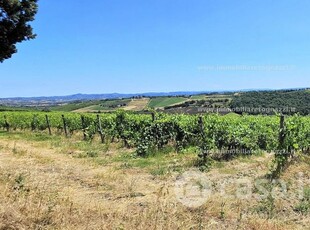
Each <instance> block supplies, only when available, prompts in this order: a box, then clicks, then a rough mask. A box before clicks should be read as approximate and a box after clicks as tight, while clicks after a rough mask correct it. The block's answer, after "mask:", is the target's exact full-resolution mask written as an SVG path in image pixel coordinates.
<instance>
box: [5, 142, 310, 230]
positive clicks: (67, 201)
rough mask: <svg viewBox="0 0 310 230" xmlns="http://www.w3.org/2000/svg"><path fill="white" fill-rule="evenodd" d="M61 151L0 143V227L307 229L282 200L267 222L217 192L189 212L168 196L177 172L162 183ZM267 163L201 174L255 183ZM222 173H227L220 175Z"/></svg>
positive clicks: (260, 160) (250, 205) (249, 203)
mask: <svg viewBox="0 0 310 230" xmlns="http://www.w3.org/2000/svg"><path fill="white" fill-rule="evenodd" d="M61 150H62V147H61V146H59V147H53V148H50V143H46V145H43V144H42V143H40V144H38V143H35V142H33V143H32V142H29V141H24V140H14V138H10V139H9V138H5V137H1V138H0V229H211V230H212V229H216V230H218V229H228V230H230V229H253V230H260V229H271V230H276V229H278V230H282V229H306V227H307V226H309V224H310V223H309V216H300V215H298V214H296V213H294V212H293V211H291V210H290V211H285V210H283V209H284V208H287V206H286V205H287V204H288V205H289V203H287V204H286V203H285V205H283V202H285V199H283V200H281V202H276V204H275V206H276V211H277V212H276V213H275V216H274V217H273V218H271V219H268V218H266V216H265V215H260V214H259V213H256V212H255V211H253V210H254V209H255V207H256V205H257V204H258V202H257V201H255V200H246V199H237V198H234V197H230V198H227V197H223V196H221V195H220V194H219V193H217V192H214V194H212V196H211V197H210V198H209V199H208V200H207V201H206V203H205V204H204V205H202V206H201V207H198V208H188V207H185V206H183V205H182V204H181V203H179V202H178V201H177V199H176V196H175V193H174V185H175V180H176V178H177V176H178V173H172V174H171V175H169V176H166V177H164V178H163V179H162V178H160V177H156V176H154V175H151V174H150V173H148V172H147V171H146V170H144V169H141V168H120V167H118V166H119V162H114V163H110V164H108V165H104V166H102V165H99V164H95V163H93V162H91V161H89V160H87V159H79V158H75V157H73V156H72V154H69V153H68V152H65V153H61ZM66 151H67V149H66ZM72 151H78V149H73V150H72ZM115 151H116V150H114V152H113V153H111V154H110V155H111V156H113V155H115V154H116V153H115ZM110 155H107V157H109V156H110ZM269 160H270V157H269V158H268V157H253V160H251V161H249V162H242V163H240V160H238V159H237V160H233V161H230V162H225V163H224V164H223V165H222V167H221V168H214V169H212V170H211V171H210V172H208V173H206V174H205V175H206V177H208V178H210V179H212V180H213V181H220V180H222V179H227V180H233V179H240V178H248V179H250V180H254V179H255V178H256V177H260V176H261V175H263V174H264V173H265V172H266V170H268V169H267V168H268V167H267V165H268V164H267V163H268V161H269ZM238 162H239V163H238ZM296 167H297V168H296ZM299 167H300V169H302V170H305V169H309V165H304V164H299V165H293V166H291V167H290V170H291V171H290V172H291V174H290V172H289V171H288V172H287V174H285V175H283V178H284V179H285V180H289V179H291V178H292V177H293V173H295V172H298V171H299V170H298V168H299ZM228 168H230V170H231V173H228V174H225V173H223V171H221V170H223V169H228ZM224 172H225V170H224ZM234 189H235V187H234V185H231V186H230V187H227V192H228V193H232V194H233V192H234ZM215 191H216V190H215ZM294 202H295V201H294Z"/></svg>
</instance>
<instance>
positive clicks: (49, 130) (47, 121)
mask: <svg viewBox="0 0 310 230" xmlns="http://www.w3.org/2000/svg"><path fill="white" fill-rule="evenodd" d="M45 119H46V124H47V128H48V133H49V135H52V130H51V124H50V120H49V119H48V115H47V114H46V115H45Z"/></svg>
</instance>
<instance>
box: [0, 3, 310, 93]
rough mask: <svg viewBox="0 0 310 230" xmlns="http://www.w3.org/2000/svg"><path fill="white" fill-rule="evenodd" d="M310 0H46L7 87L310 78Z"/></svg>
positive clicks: (10, 65)
mask: <svg viewBox="0 0 310 230" xmlns="http://www.w3.org/2000/svg"><path fill="white" fill-rule="evenodd" d="M309 12H310V1H309V0H299V1H296V0H274V1H269V0H251V1H247V0H234V1H231V0H193V1H189V0H130V1H125V0H93V1H86V0H80V1H76V0H66V1H63V0H40V1H39V13H38V15H37V17H36V21H35V22H33V23H32V25H33V27H34V30H35V32H36V33H37V34H38V36H37V38H36V39H35V40H32V41H27V42H24V43H21V44H19V45H18V53H17V54H15V55H14V56H13V57H12V58H11V59H9V60H6V61H4V63H0V81H1V82H0V97H13V96H42V95H46V96H51V95H68V94H74V93H112V92H119V93H142V92H155V91H165V92H171V91H216V90H238V89H251V88H264V89H266V88H270V89H280V88H296V87H310V65H309V63H310V39H309V38H310V26H309V25H310V17H309Z"/></svg>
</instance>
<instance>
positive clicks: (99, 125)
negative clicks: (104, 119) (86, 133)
mask: <svg viewBox="0 0 310 230" xmlns="http://www.w3.org/2000/svg"><path fill="white" fill-rule="evenodd" d="M97 125H98V132H99V134H100V138H101V143H104V134H103V131H102V126H101V119H100V116H99V114H97Z"/></svg>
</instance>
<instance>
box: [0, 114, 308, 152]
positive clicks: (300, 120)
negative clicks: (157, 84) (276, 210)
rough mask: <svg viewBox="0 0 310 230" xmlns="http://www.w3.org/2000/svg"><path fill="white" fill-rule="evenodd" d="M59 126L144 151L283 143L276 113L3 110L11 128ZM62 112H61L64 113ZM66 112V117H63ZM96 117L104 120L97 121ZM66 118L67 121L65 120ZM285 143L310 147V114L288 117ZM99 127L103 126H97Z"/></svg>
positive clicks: (2, 124) (2, 121) (4, 123)
mask: <svg viewBox="0 0 310 230" xmlns="http://www.w3.org/2000/svg"><path fill="white" fill-rule="evenodd" d="M46 115H48V119H49V125H50V126H51V128H53V129H54V130H57V132H63V131H64V128H67V129H68V132H69V134H72V133H74V132H76V131H80V130H83V132H84V137H85V138H87V139H91V138H93V136H94V135H95V134H96V133H97V132H98V131H100V132H101V134H102V135H103V136H104V138H105V139H109V140H110V141H117V140H118V141H123V143H124V145H125V146H126V147H135V148H137V153H138V154H139V155H141V156H145V155H148V154H149V153H151V152H154V151H157V150H160V149H161V148H163V147H165V146H166V145H173V146H174V147H175V149H176V151H181V150H182V149H184V148H187V147H190V146H198V147H201V148H203V149H204V150H208V151H218V150H221V151H223V150H232V149H233V150H249V151H255V150H264V151H272V150H277V148H278V145H279V123H280V118H279V117H278V116H250V115H244V116H239V115H236V114H229V115H226V116H220V115H217V114H206V115H204V116H202V117H201V116H198V115H171V114H164V113H158V114H156V119H154V118H152V116H151V115H149V114H134V113H129V112H124V111H118V112H115V113H105V114H100V115H96V114H82V116H83V122H82V121H81V114H78V113H59V112H51V113H47V114H46V113H43V112H37V113H33V112H1V113H0V128H3V129H7V128H8V125H9V128H10V130H25V129H32V130H42V131H43V130H46V129H47V128H48V123H47V121H46ZM62 115H63V117H62ZM63 118H64V119H63ZM98 119H100V123H101V126H100V127H99V122H98ZM64 121H65V125H64ZM285 122H286V130H285V132H286V138H285V146H286V147H285V149H286V150H287V151H293V150H301V151H304V152H307V151H309V146H310V117H309V116H305V117H302V116H298V115H295V116H291V117H286V120H285ZM98 129H100V130H98Z"/></svg>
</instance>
